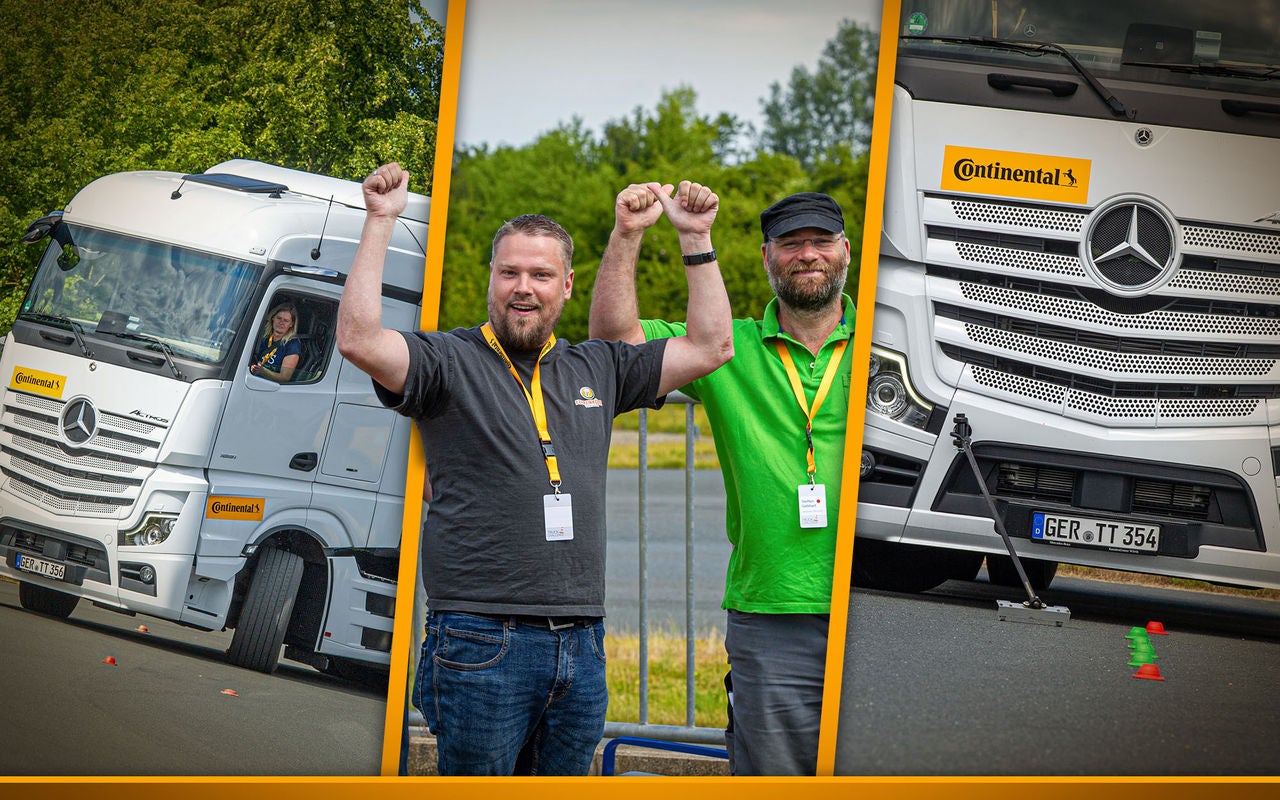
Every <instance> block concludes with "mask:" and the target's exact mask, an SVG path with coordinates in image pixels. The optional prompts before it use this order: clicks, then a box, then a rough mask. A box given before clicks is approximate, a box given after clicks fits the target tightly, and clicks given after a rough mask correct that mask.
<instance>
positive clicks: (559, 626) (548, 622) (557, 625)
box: [456, 611, 604, 631]
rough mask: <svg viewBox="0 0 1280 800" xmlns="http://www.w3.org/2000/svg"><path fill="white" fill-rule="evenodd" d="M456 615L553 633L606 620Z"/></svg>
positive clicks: (595, 618)
mask: <svg viewBox="0 0 1280 800" xmlns="http://www.w3.org/2000/svg"><path fill="white" fill-rule="evenodd" d="M456 613H458V614H468V615H470V616H473V617H482V618H484V619H491V620H494V621H495V622H506V623H509V624H511V625H527V626H529V627H531V628H543V629H544V630H551V631H559V630H564V629H565V628H574V627H577V626H579V625H581V626H582V627H584V628H585V627H590V626H592V625H595V624H596V623H597V622H600V621H601V620H602V619H604V617H539V616H532V615H529V614H480V613H477V612H475V611H458V612H456Z"/></svg>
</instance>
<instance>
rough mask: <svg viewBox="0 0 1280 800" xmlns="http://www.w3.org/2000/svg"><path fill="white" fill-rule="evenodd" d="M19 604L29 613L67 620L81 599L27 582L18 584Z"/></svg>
mask: <svg viewBox="0 0 1280 800" xmlns="http://www.w3.org/2000/svg"><path fill="white" fill-rule="evenodd" d="M18 602H19V603H21V604H22V607H23V608H25V609H27V610H28V611H35V612H36V613H38V614H48V615H49V616H51V617H59V618H61V619H66V618H67V617H69V616H71V612H72V611H75V609H76V603H79V602H80V598H79V597H76V596H75V595H74V594H67V593H66V592H59V591H57V590H56V589H50V588H48V587H45V586H37V585H36V584H34V583H27V582H26V581H19V582H18Z"/></svg>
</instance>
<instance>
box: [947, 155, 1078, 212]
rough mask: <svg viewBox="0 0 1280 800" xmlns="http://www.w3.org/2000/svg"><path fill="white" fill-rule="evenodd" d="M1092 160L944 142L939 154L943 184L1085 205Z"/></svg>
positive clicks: (974, 191)
mask: <svg viewBox="0 0 1280 800" xmlns="http://www.w3.org/2000/svg"><path fill="white" fill-rule="evenodd" d="M1092 164H1093V162H1092V161H1090V160H1089V159H1086V158H1066V157H1063V156H1046V155H1038V154H1036V153H1013V152H1010V151H1007V150H982V149H979V148H976V147H956V146H954V145H947V148H946V151H945V152H944V154H943V157H942V188H943V189H944V190H945V191H949V192H969V193H972V194H991V195H999V196H1001V197H1020V198H1023V199H1026V200H1047V201H1050V202H1056V203H1078V204H1080V205H1084V204H1085V203H1087V202H1089V168H1090V167H1091V166H1092Z"/></svg>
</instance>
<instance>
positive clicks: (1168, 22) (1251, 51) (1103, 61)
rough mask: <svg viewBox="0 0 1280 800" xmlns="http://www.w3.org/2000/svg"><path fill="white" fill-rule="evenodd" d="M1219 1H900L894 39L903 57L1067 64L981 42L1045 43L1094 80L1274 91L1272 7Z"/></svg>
mask: <svg viewBox="0 0 1280 800" xmlns="http://www.w3.org/2000/svg"><path fill="white" fill-rule="evenodd" d="M1157 5H1158V8H1154V7H1155V6H1157ZM1224 8H1225V7H1224V6H1223V5H1221V4H1218V3H1206V2H1204V0H1165V2H1161V3H1159V4H1154V3H1151V2H1150V0H1073V2H1061V0H1022V1H1021V2H1019V1H1018V0H907V2H905V3H903V8H902V11H903V13H902V30H901V31H900V33H901V34H902V35H903V38H902V40H901V43H900V46H901V48H902V52H903V54H904V55H907V54H910V55H926V54H927V55H929V56H933V57H939V58H953V59H957V60H963V61H976V62H982V63H990V64H999V65H1005V66H1021V67H1026V66H1029V65H1030V64H1031V63H1032V62H1030V61H1029V59H1038V60H1039V62H1040V65H1042V66H1043V68H1044V69H1047V70H1055V71H1063V72H1069V71H1071V70H1072V67H1071V66H1070V65H1069V64H1067V63H1066V61H1065V59H1063V58H1062V57H1061V56H1058V55H1055V54H1054V53H1052V52H1051V51H1038V52H1037V51H1032V50H1027V49H1022V50H1016V49H1011V48H1001V47H998V46H993V45H995V42H992V41H990V40H1000V41H1021V42H1036V43H1054V44H1058V45H1061V46H1062V47H1064V48H1065V49H1066V50H1068V51H1069V52H1070V53H1071V54H1072V55H1074V56H1075V58H1076V60H1077V61H1078V62H1079V63H1080V65H1082V66H1083V67H1084V68H1085V69H1087V70H1088V71H1089V72H1090V73H1092V74H1094V75H1096V76H1097V77H1098V78H1101V79H1103V80H1123V81H1139V82H1143V83H1159V84H1165V85H1169V86H1180V87H1186V88H1195V89H1208V90H1216V91H1230V92H1240V93H1245V94H1260V95H1276V94H1278V93H1280V7H1277V6H1276V4H1275V3H1274V2H1273V0H1233V2H1232V3H1230V8H1231V13H1230V14H1227V13H1224ZM952 37H955V38H952ZM968 37H974V38H975V40H972V41H964V39H967V38H968ZM982 40H985V41H982Z"/></svg>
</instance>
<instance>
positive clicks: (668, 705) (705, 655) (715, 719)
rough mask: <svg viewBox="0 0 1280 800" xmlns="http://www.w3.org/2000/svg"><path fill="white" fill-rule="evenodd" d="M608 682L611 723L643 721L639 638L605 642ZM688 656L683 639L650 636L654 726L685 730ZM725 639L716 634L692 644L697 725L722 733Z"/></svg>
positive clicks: (623, 637) (612, 637)
mask: <svg viewBox="0 0 1280 800" xmlns="http://www.w3.org/2000/svg"><path fill="white" fill-rule="evenodd" d="M605 651H606V653H607V654H608V658H609V661H608V665H607V666H606V668H605V673H606V676H607V678H608V681H609V720H610V721H612V722H639V721H640V637H639V636H637V635H634V634H627V633H623V634H622V635H620V636H615V635H613V634H609V635H608V636H607V637H606V638H605ZM685 661H686V650H685V641H684V636H683V634H680V633H676V632H650V634H649V659H648V662H649V717H648V719H647V720H646V722H649V723H651V724H655V725H685V724H687V714H688V705H687V704H688V699H687V698H688V692H687V687H686V685H685ZM727 669H728V665H727V664H726V663H725V655H724V637H723V635H721V634H720V633H719V632H717V631H712V632H711V633H710V634H709V635H708V636H706V637H705V638H701V639H698V640H696V641H695V642H694V725H695V726H696V727H700V728H723V727H724V726H725V723H726V721H727V716H726V712H725V697H724V673H725V671H726V670H727Z"/></svg>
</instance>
